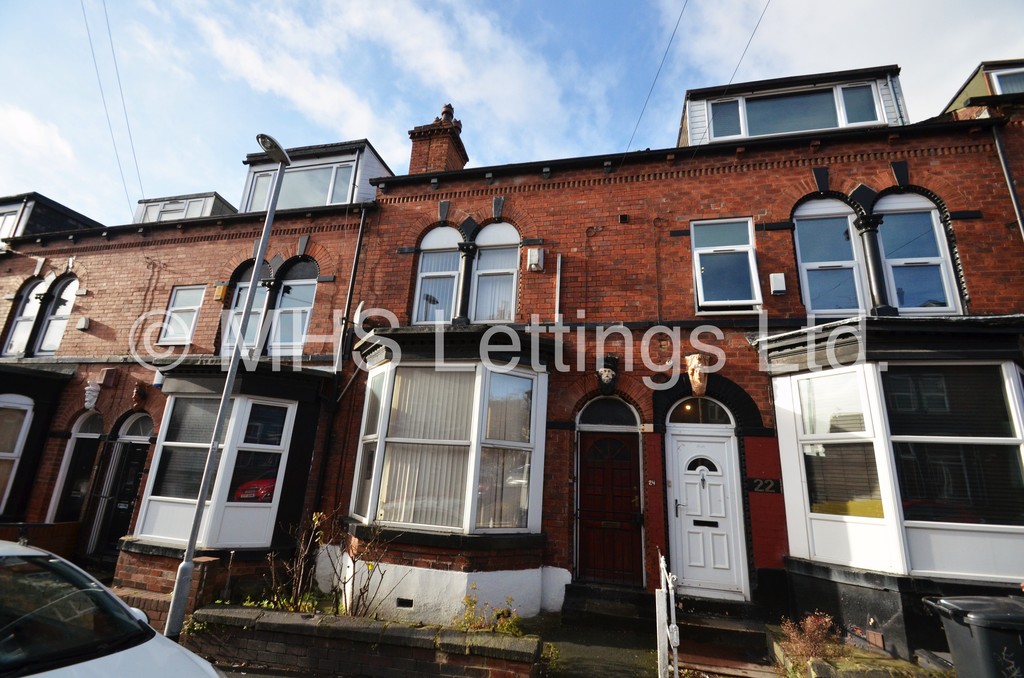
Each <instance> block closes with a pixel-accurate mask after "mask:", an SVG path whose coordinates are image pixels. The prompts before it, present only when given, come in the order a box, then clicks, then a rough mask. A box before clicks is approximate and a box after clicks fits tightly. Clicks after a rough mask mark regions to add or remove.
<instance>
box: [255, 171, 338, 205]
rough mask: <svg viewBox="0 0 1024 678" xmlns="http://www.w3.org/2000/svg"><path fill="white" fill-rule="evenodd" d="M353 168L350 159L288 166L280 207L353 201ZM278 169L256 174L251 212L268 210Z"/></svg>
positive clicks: (279, 199)
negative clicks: (323, 163)
mask: <svg viewBox="0 0 1024 678" xmlns="http://www.w3.org/2000/svg"><path fill="white" fill-rule="evenodd" d="M296 165H298V163H296ZM352 168H353V163H351V162H344V163H334V164H326V165H307V166H305V167H303V166H293V167H289V168H288V169H287V170H286V171H285V173H284V182H283V183H282V184H281V196H280V197H279V198H278V200H277V208H278V209H285V210H286V209H294V208H298V207H315V206H318V205H339V204H346V203H350V202H352V199H351V194H352V188H353V186H352ZM276 172H277V170H276V169H273V170H268V171H265V172H255V173H254V174H253V178H252V182H251V186H252V188H251V191H250V194H249V201H248V203H247V205H248V207H247V210H248V211H250V212H259V211H262V210H265V209H267V195H268V191H269V190H270V186H271V183H272V182H273V178H274V174H275V173H276Z"/></svg>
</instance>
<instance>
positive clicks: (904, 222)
mask: <svg viewBox="0 0 1024 678" xmlns="http://www.w3.org/2000/svg"><path fill="white" fill-rule="evenodd" d="M878 233H879V234H880V235H881V236H882V246H883V248H884V249H885V258H886V259H917V258H925V257H937V256H939V245H938V243H937V242H936V241H935V226H934V224H933V222H932V215H931V213H930V212H907V213H903V214H885V215H882V225H881V226H879V227H878Z"/></svg>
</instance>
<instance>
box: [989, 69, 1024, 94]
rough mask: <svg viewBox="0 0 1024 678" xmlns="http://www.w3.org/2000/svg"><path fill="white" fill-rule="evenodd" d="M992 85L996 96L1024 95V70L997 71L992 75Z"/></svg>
mask: <svg viewBox="0 0 1024 678" xmlns="http://www.w3.org/2000/svg"><path fill="white" fill-rule="evenodd" d="M992 84H993V87H994V88H995V92H996V94H1022V93H1024V68H1014V69H1012V70H1005V71H996V72H994V73H992Z"/></svg>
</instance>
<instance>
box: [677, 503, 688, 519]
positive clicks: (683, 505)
mask: <svg viewBox="0 0 1024 678" xmlns="http://www.w3.org/2000/svg"><path fill="white" fill-rule="evenodd" d="M675 501H676V518H678V517H679V507H680V506H682V507H683V508H686V504H682V503H680V501H679V500H678V499H676V500H675Z"/></svg>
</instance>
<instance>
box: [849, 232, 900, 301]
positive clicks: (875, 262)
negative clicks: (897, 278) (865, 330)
mask: <svg viewBox="0 0 1024 678" xmlns="http://www.w3.org/2000/svg"><path fill="white" fill-rule="evenodd" d="M881 223H882V217H880V216H878V215H876V214H865V215H864V216H861V217H857V218H856V219H854V220H853V224H854V226H856V227H857V232H858V233H859V234H860V240H861V244H863V245H864V254H865V258H866V259H867V265H868V289H869V290H870V291H871V315H899V312H898V311H897V310H896V308H895V307H893V306H892V305H891V304H890V303H889V292H888V289H887V288H886V286H885V268H884V264H883V263H882V250H881V249H880V248H879V246H878V227H879V225H881Z"/></svg>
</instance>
